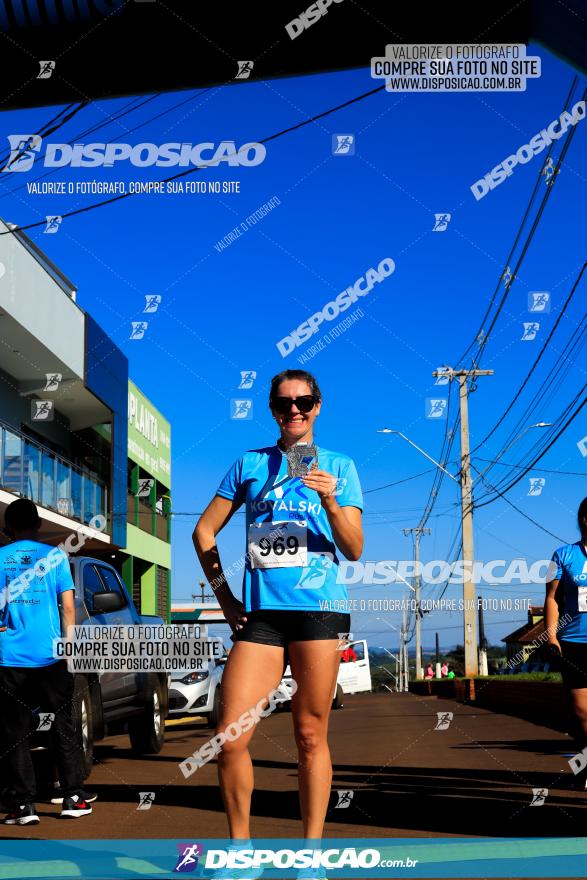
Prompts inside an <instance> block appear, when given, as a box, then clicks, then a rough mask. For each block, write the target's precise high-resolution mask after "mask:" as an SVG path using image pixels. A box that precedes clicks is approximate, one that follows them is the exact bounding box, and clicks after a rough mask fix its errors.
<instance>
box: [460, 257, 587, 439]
mask: <svg viewBox="0 0 587 880" xmlns="http://www.w3.org/2000/svg"><path fill="white" fill-rule="evenodd" d="M586 268H587V262H585V263H583V265H582V267H581V270H580V272H579V274H578V275H577V278H576V280H575V283H574V284H573V286H572V288H571V292H570V293H569V295H568V297H567V298H566V300H565V302H564V304H563V307H562V309H561V310H560V312H559V314H558V316H557V319H556V321H555V322H554V324H553V326H552V329H551V331H550V333H549V334H548V337H547V338H546V340H545V342H544V344H543V346H542V348H541V349H540V351H539V353H538V355H537V357H536V359H535V361H534V363H533V364H532V366H531V367H530V369H529V371H528V373H527V375H526V377H525V379H524V381H523V382H522V384H521V385H520V387H519V388H518V390H517V391H516V393H515V394H514V396H513V398H512V399H511V401H510V402H509V404H508V406H507V407H506V408H505V410H504V411H503V413H502V414H501V416H500V417H499V419H498V420H497V422H496V423H495V425H494V426H493V428H492V429H491V430H490V431H489V433H488V434H486V436H485V437H484V438H483V440H481V442H480V443H478V444H477V446H476V447H475V449H473V450H472V451H473V452H475V450H477V449H479V447H481V446H483V445H484V444H485V443H486V442H487V441H488V440H489V438H490V437H491V436H492V435H493V434H494V433H495V432H496V431H497V429H498V428H499V426H500V425H501V424H502V423H503V421H504V419H505V418H506V416H507V415H508V413H509V412H511V410H512V407H513V406H514V405H515V403H516V401H517V400H519V398H520V395H521V394H522V392H523V390H524V388H525V387H526V385H527V384H528V382H529V381H530V379H531V377H532V375H533V374H534V371H535V369H536V367H537V366H538V364H539V363H540V361H541V360H542V356H543V355H544V353H545V352H546V350H547V349H548V346H549V344H550V341H551V339H552V337H553V336H554V334H555V333H556V330H557V328H558V326H559V324H560V322H561V321H562V318H563V315H564V313H565V311H566V309H567V307H568V305H569V304H570V302H571V300H572V298H573V296H574V295H575V291H576V290H577V287H578V286H579V284H580V282H581V279H582V277H583V273H584V272H585V269H586Z"/></svg>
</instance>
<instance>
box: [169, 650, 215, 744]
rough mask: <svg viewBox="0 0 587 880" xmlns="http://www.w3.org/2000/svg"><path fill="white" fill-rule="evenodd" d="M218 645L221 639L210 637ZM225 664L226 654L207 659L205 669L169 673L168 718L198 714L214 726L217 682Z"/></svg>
mask: <svg viewBox="0 0 587 880" xmlns="http://www.w3.org/2000/svg"><path fill="white" fill-rule="evenodd" d="M213 641H217V642H219V643H220V645H221V646H222V650H223V651H224V645H223V643H222V639H213ZM225 663H226V655H223V656H222V657H221V658H220V659H217V660H211V661H210V663H209V665H208V670H207V671H205V670H204V671H202V672H187V671H185V670H184V671H177V672H172V673H171V687H170V689H169V717H170V718H173V717H178V716H180V715H202V716H203V717H204V718H205V719H206V720H207V722H208V725H209V726H210V727H216V724H217V722H218V708H219V705H220V689H219V687H220V681H221V679H222V673H223V671H224V664H225Z"/></svg>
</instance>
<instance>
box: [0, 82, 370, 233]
mask: <svg viewBox="0 0 587 880" xmlns="http://www.w3.org/2000/svg"><path fill="white" fill-rule="evenodd" d="M384 88H385V85H382V86H377V88H375V89H371V90H370V91H368V92H363V93H362V94H361V95H357V96H356V97H354V98H349V100H348V101H344V102H343V103H342V104H338V105H337V106H336V107H330V108H329V109H328V110H323V111H322V112H321V113H317V114H315V115H314V116H312V117H310V118H308V119H303V120H302V121H301V122H298V123H296V124H295V125H290V126H289V127H288V128H284V129H282V130H281V131H278V132H275V133H274V134H271V135H268V136H267V137H265V138H262V139H260V140H258V141H256V143H258V144H267V143H269V142H270V141H274V140H276V139H277V138H280V137H283V136H284V135H286V134H289V133H290V132H292V131H297V130H298V129H300V128H304V127H305V126H306V125H310V124H311V123H313V122H316V121H317V120H318V119H323V118H324V117H325V116H329V115H330V114H331V113H336V112H337V111H338V110H342V109H343V108H344V107H349V106H350V105H351V104H355V103H357V102H358V101H363V100H364V99H365V98H369V97H370V96H371V95H375V94H376V93H377V92H380V91H382V89H384ZM237 155H238V154H237ZM212 167H215V166H213V165H211V164H208V165H196V166H195V167H194V168H187V169H186V170H185V171H181V172H179V173H178V174H173V175H172V176H171V177H165V178H163V179H162V180H161V181H159V183H168V182H169V181H171V180H178V179H179V178H181V177H187V176H188V175H190V174H195V173H196V171H201V170H202V169H204V168H212ZM136 195H138V193H136V192H127V193H122V194H121V195H117V196H112V198H109V199H103V200H102V201H101V202H95V203H94V204H92V205H86V206H85V207H83V208H76V209H75V210H73V211H68V212H66V213H64V214H62V215H61V216H62V218H63V219H65V218H66V217H74V216H77V215H78V214H85V213H87V212H88V211H94V210H95V209H96V208H102V207H104V206H105V205H111V204H113V203H114V202H120V201H122V200H123V199H128V198H132V197H133V196H136ZM45 225H46V220H39V221H38V222H37V223H27V224H26V225H25V226H18V227H15V228H14V229H8V230H5V231H4V232H0V235H12V234H13V233H14V232H20V231H24V230H26V229H35V228H36V227H37V226H45Z"/></svg>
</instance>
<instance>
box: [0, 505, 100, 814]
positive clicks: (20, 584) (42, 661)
mask: <svg viewBox="0 0 587 880" xmlns="http://www.w3.org/2000/svg"><path fill="white" fill-rule="evenodd" d="M4 522H5V529H4V531H5V533H6V534H7V535H8V536H9V537H10V538H11V539H12V543H11V544H9V545H8V546H6V547H0V702H1V705H2V715H1V719H0V756H1V758H2V764H3V767H5V768H6V771H7V775H8V779H7V782H8V784H9V788H10V789H11V794H12V797H13V804H12V809H10V812H9V813H8V815H7V816H6V818H5V819H4V822H5V824H7V825H29V824H31V823H35V824H36V823H37V822H38V821H39V817H38V815H37V812H36V809H35V804H34V800H35V794H36V791H35V789H36V782H35V773H34V768H33V763H32V759H31V754H30V751H29V742H28V740H29V734H30V732H31V729H32V727H33V724H34V723H35V722H36V720H37V716H36V714H35V712H34V710H35V709H36V708H37V707H38V706H40V708H41V710H42V712H43V713H51V714H52V715H54V716H55V717H54V720H53V721H52V725H51V734H52V737H51V739H52V743H53V749H54V753H55V762H56V764H57V769H58V771H59V780H60V783H61V788H62V789H63V794H64V797H63V806H62V810H61V816H62V817H63V818H77V817H78V816H87V815H88V814H89V813H91V812H92V808H91V806H89V804H88V803H87V802H86V800H85V798H84V792H83V788H82V775H81V767H80V749H81V748H82V746H81V737H80V732H79V731H76V728H75V726H74V723H73V702H72V701H73V687H74V683H73V675H72V674H71V673H70V672H68V670H67V664H66V662H65V660H56V659H55V658H54V656H53V640H54V639H57V638H59V637H60V636H61V634H62V625H63V634H65V633H66V632H67V627H68V626H70V625H73V624H74V623H75V604H74V584H73V579H72V577H71V572H70V569H69V561H68V558H67V556H66V554H65V553H64V552H63V550H61V549H59V548H57V547H49V546H47V545H46V544H41V543H40V542H39V540H38V536H39V529H40V526H41V521H40V519H39V514H38V512H37V508H36V507H35V505H34V504H33V502H32V501H29V500H28V499H27V498H19V499H18V500H17V501H13V502H12V504H10V505H9V506H8V507H7V508H6V511H5V514H4ZM59 602H60V603H61V614H60V609H59ZM35 726H36V724H35Z"/></svg>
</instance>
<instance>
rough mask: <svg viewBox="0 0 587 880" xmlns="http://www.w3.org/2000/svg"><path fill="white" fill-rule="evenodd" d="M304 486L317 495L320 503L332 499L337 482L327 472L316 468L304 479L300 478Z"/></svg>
mask: <svg viewBox="0 0 587 880" xmlns="http://www.w3.org/2000/svg"><path fill="white" fill-rule="evenodd" d="M300 479H301V481H302V483H303V484H304V486H307V487H308V489H313V490H314V491H315V492H317V493H318V496H319V498H320V501H324V500H325V499H326V498H333V497H334V494H335V492H336V487H337V485H338V480H337V479H336V477H335V476H333V475H332V474H329V473H327V471H321V470H319V469H318V468H314V469H312V470H310V471H309V472H308V473H307V474H306V476H305V477H301V478H300Z"/></svg>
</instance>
